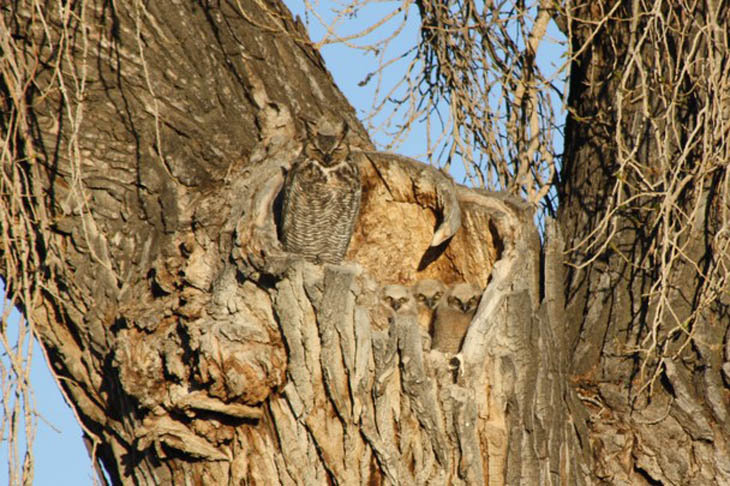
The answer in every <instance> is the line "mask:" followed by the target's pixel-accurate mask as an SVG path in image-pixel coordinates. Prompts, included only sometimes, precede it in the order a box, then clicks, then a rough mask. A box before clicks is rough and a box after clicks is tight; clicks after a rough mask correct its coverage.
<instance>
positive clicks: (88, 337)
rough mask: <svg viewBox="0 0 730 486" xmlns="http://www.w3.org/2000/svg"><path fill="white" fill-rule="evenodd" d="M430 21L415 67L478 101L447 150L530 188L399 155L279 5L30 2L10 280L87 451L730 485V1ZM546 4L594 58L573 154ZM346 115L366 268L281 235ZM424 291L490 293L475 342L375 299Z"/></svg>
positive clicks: (479, 11) (15, 136)
mask: <svg viewBox="0 0 730 486" xmlns="http://www.w3.org/2000/svg"><path fill="white" fill-rule="evenodd" d="M417 6H418V8H419V12H420V14H421V24H422V31H421V32H422V36H421V39H420V44H419V48H418V53H419V55H420V56H422V57H421V59H422V63H421V64H418V66H421V67H422V68H423V70H422V71H419V70H418V69H416V70H413V71H409V72H410V73H411V74H413V75H414V78H413V79H415V80H416V85H418V86H420V87H421V88H422V89H421V91H419V92H418V93H419V96H422V97H423V99H426V100H431V102H432V103H433V104H432V105H427V107H430V108H434V109H436V108H438V106H439V100H448V101H449V102H450V103H451V104H450V107H453V110H452V114H453V125H451V126H452V128H451V129H450V130H451V131H450V138H449V139H448V141H447V142H446V146H447V147H448V150H446V152H445V153H447V164H448V163H450V161H452V160H457V159H458V157H459V156H462V157H463V158H464V159H466V160H467V166H468V167H470V169H471V170H472V173H473V174H474V175H475V177H476V178H477V179H478V180H481V182H482V183H483V185H485V186H487V187H491V185H492V184H495V183H497V184H498V185H499V187H501V188H504V189H506V190H507V191H509V192H512V193H513V194H514V195H507V194H505V193H493V192H488V191H484V190H476V189H469V188H466V187H463V186H458V185H455V184H453V182H451V181H450V179H448V178H447V177H445V176H444V175H443V174H442V173H440V172H439V171H437V170H435V169H433V168H430V167H428V166H425V165H423V164H419V163H417V162H414V161H411V160H409V159H405V158H403V157H399V156H392V155H385V154H382V153H378V152H375V151H373V146H372V144H371V142H370V141H369V138H368V134H367V133H366V131H365V129H364V128H363V127H362V125H361V124H360V122H359V121H358V120H357V118H356V117H355V115H354V113H353V110H352V109H351V107H350V106H349V104H348V103H347V101H346V100H345V99H344V97H343V96H342V95H341V94H340V93H339V91H338V90H337V88H336V87H335V86H334V84H333V81H332V79H331V77H330V76H329V74H328V73H327V71H326V69H325V67H324V63H323V61H322V59H321V58H320V56H319V54H318V52H317V50H316V48H314V47H313V46H312V44H311V42H310V41H309V40H308V37H307V34H306V31H305V29H304V28H303V27H302V25H301V23H299V22H298V21H295V20H293V19H292V18H291V15H290V13H289V12H288V10H287V9H286V8H285V7H284V6H283V5H281V4H280V3H278V2H272V3H269V4H262V3H256V2H236V3H235V5H233V4H227V3H220V4H214V5H209V4H185V5H176V6H175V8H173V7H172V6H168V5H163V4H160V5H156V4H149V5H145V4H143V3H142V2H139V1H135V2H130V3H129V4H128V5H120V4H114V5H109V4H107V3H104V2H90V1H89V2H78V3H72V4H69V3H62V2H61V3H59V4H58V5H53V6H52V7H53V8H44V6H43V5H40V4H37V3H36V2H19V3H15V4H13V5H12V6H7V7H3V16H2V22H3V24H2V29H1V30H2V34H0V39H1V41H0V42H2V44H0V46H2V47H1V48H2V52H3V64H2V77H1V78H0V91H1V92H2V100H3V110H2V113H3V115H2V129H3V132H2V133H3V140H4V146H3V152H2V167H3V179H2V198H3V204H2V207H1V208H0V209H2V211H1V212H0V229H1V230H2V243H1V244H0V252H1V253H0V254H1V255H2V265H0V274H2V275H3V278H4V280H5V283H6V286H7V292H8V294H9V296H10V298H11V300H12V301H13V302H14V303H15V304H16V305H17V306H18V307H19V308H20V309H21V311H22V312H23V314H24V315H25V316H26V318H27V319H28V321H29V322H30V323H32V326H33V330H34V332H35V333H36V335H37V336H38V338H39V339H40V341H41V343H42V345H43V347H44V349H45V351H46V353H47V354H48V357H49V361H50V362H51V363H52V364H53V368H54V370H53V371H54V372H55V373H56V374H57V376H59V378H60V380H59V381H60V383H61V386H62V388H63V390H64V393H65V394H66V395H67V397H68V398H69V401H70V402H71V403H72V404H73V405H74V407H75V410H76V412H77V414H78V416H79V419H80V422H81V424H82V427H83V429H84V432H85V440H86V441H87V443H88V446H89V450H90V453H91V455H92V457H93V458H95V460H97V461H98V463H99V464H100V465H103V467H104V469H105V470H106V472H107V475H108V477H109V479H110V480H111V482H112V483H114V484H137V483H140V484H158V483H173V484H178V483H183V482H184V481H190V482H194V483H196V484H218V483H224V482H235V483H242V482H248V483H263V482H266V483H267V484H268V483H270V482H271V481H272V479H274V478H277V479H278V480H279V481H280V482H282V483H286V484H289V483H308V484H312V483H315V484H320V483H325V482H334V483H338V484H355V483H365V482H367V483H369V484H370V483H372V484H382V483H387V482H392V483H406V484H411V483H413V484H422V483H425V482H427V481H431V482H432V483H434V484H445V483H454V484H456V483H460V482H462V483H467V484H553V483H571V484H585V483H595V482H600V481H606V482H609V483H611V484H622V483H624V484H657V483H658V484H680V483H681V484H683V483H686V482H696V483H699V484H702V483H707V484H710V483H713V482H715V483H722V482H727V478H726V477H727V475H728V474H730V467H728V464H726V460H725V456H726V454H725V451H726V440H727V439H726V436H727V433H726V432H725V430H724V428H723V425H724V423H725V421H726V417H727V401H728V398H727V390H726V389H725V381H724V380H725V379H726V378H725V376H724V375H723V372H724V370H725V369H726V368H727V367H726V366H725V362H726V360H727V359H728V355H729V354H730V351H728V350H726V349H725V336H726V333H727V330H728V327H729V326H730V313H729V312H728V305H729V304H730V296H729V291H730V284H729V283H728V278H727V275H728V271H727V269H728V254H729V252H728V244H729V243H730V238H729V235H730V233H728V227H729V225H728V221H729V220H730V218H728V210H729V209H730V204H728V194H730V190H729V189H730V187H729V186H730V182H729V181H730V178H729V177H728V175H727V160H728V153H727V150H728V149H727V142H726V140H727V137H728V130H727V123H728V99H727V96H726V94H725V93H727V92H729V91H728V89H727V88H728V78H727V73H726V70H725V69H723V66H725V65H726V64H727V61H728V54H729V53H730V50H729V49H728V45H727V43H728V40H727V35H726V33H727V31H728V28H727V27H728V11H727V7H726V6H724V5H714V4H711V3H708V4H706V5H705V4H693V5H686V6H684V8H679V7H675V6H673V5H670V4H668V3H667V2H662V1H659V0H657V1H656V2H654V3H653V4H651V5H649V4H647V5H644V4H641V5H640V4H638V3H637V2H634V3H629V2H620V3H615V4H614V3H611V2H599V3H595V2H594V3H591V4H587V5H585V6H582V5H581V6H573V5H572V4H553V3H551V2H542V3H540V4H539V5H537V6H533V7H529V8H526V7H524V6H520V5H515V6H514V7H515V10H514V11H511V12H510V11H502V10H500V9H501V8H502V7H501V6H494V5H488V6H486V7H484V8H481V7H480V6H479V5H476V4H473V3H470V2H459V3H453V4H448V5H447V4H443V3H439V2H429V3H426V2H418V3H417ZM518 7H521V8H518ZM501 16H508V17H510V16H511V17H513V18H517V19H520V20H518V21H519V22H521V23H520V25H521V27H522V30H521V34H519V35H517V38H516V40H515V37H510V35H511V34H510V32H508V31H507V30H506V29H505V27H504V25H505V24H504V22H502V21H501V20H500V19H502V18H504V17H501ZM550 18H553V19H554V20H555V21H556V23H557V24H558V25H559V27H560V28H561V30H562V31H563V32H564V33H565V34H566V35H567V37H568V39H569V41H570V44H571V58H570V79H569V81H570V93H569V97H568V106H569V110H570V112H569V117H568V122H567V125H566V129H565V139H566V148H565V153H564V154H563V157H562V158H561V159H560V161H561V162H560V163H558V162H556V161H555V160H556V159H554V157H553V155H554V154H552V152H551V150H550V136H549V134H548V135H546V133H548V132H547V131H548V130H549V128H550V127H549V121H550V112H549V110H547V111H546V110H545V108H546V106H548V104H549V102H548V101H547V99H546V98H545V96H544V95H543V94H541V91H540V89H539V88H540V87H542V86H547V85H548V83H547V81H545V79H544V77H542V76H541V73H540V70H539V68H538V67H537V65H536V61H535V56H536V53H537V48H538V45H539V42H540V39H541V38H542V36H543V35H544V32H545V25H546V23H547V22H548V20H549V19H550ZM521 19H533V20H532V21H530V22H527V21H523V20H521ZM495 39H497V40H498V42H497V40H495ZM490 62H491V63H493V64H494V65H496V66H498V69H499V70H501V71H500V72H501V73H502V74H503V76H502V78H501V82H502V86H505V92H506V94H505V96H503V97H502V98H501V103H502V106H504V107H505V113H506V115H505V119H506V120H505V122H504V127H505V128H504V129H499V128H494V127H496V126H497V125H499V123H500V121H499V120H498V119H497V118H495V117H490V116H489V112H488V109H487V108H488V107H487V106H486V105H485V104H483V103H484V100H483V99H482V98H480V94H484V91H480V89H481V90H486V89H487V88H488V86H491V85H492V84H491V83H492V80H491V79H490V78H488V77H485V78H480V77H479V75H480V73H481V72H482V71H481V70H480V66H484V65H486V64H488V63H490ZM424 73H425V74H424ZM485 79H486V80H485ZM410 106H416V107H418V106H419V104H418V103H413V104H411V105H410ZM416 113H418V111H417V110H415V111H411V114H412V115H413V114H416ZM322 114H324V115H325V116H331V117H337V118H341V119H344V120H345V121H346V122H347V123H348V125H349V126H350V127H351V132H352V133H351V137H350V139H349V142H350V143H351V145H352V146H353V147H354V148H355V149H356V150H355V156H356V157H357V159H358V163H359V166H360V167H361V170H362V172H363V174H362V178H363V188H364V191H365V192H364V194H365V196H364V201H363V209H362V213H361V216H360V221H359V223H358V228H357V229H356V232H355V235H354V237H353V240H352V242H351V248H350V250H349V253H348V261H350V262H352V261H355V262H357V265H353V264H352V263H347V264H345V265H334V266H317V265H311V264H308V263H305V262H302V261H299V260H297V259H296V258H294V259H292V258H291V256H289V255H286V254H284V253H283V252H282V251H281V248H280V246H279V244H278V242H277V233H276V207H277V194H278V190H279V188H280V185H281V180H282V174H283V170H285V169H286V168H287V167H288V165H289V164H290V163H291V160H292V159H293V158H294V157H295V156H296V154H297V152H298V150H299V149H300V148H301V137H302V133H303V130H302V128H301V127H302V119H303V118H307V117H318V116H320V115H322ZM541 115H542V116H541ZM412 120H413V116H411V121H412ZM545 120H547V122H545ZM480 122H482V123H480ZM486 122H488V123H486ZM541 123H542V125H541ZM472 146H473V147H474V148H475V150H474V151H473V152H470V150H471V149H469V148H468V147H472ZM475 153H482V154H486V158H485V159H484V162H480V160H481V159H479V156H478V155H474V154H475ZM469 164H471V165H469ZM558 170H559V175H556V174H557V173H558ZM551 188H554V189H555V190H556V191H557V198H558V199H557V202H558V211H557V213H555V211H554V207H555V205H554V203H555V201H554V200H553V199H551V198H550V197H549V194H548V193H549V190H550V189H551ZM515 195H522V196H524V197H525V198H526V199H527V201H528V202H523V201H521V200H520V199H518V198H516V197H515ZM537 205H541V206H540V207H541V208H542V209H543V210H544V211H546V212H547V213H548V214H549V213H553V214H554V215H555V216H556V221H555V222H552V221H551V220H548V221H547V224H546V235H545V242H544V245H543V249H542V250H541V248H540V241H539V236H538V232H537V229H536V228H535V227H534V225H533V223H532V209H531V208H533V207H535V206H537ZM409 235H412V237H411V239H409ZM563 242H565V243H563ZM541 254H542V255H541ZM541 256H542V258H541ZM429 276H432V277H438V278H441V279H443V280H446V281H448V282H453V281H457V280H460V279H461V280H468V281H473V282H475V283H479V284H481V286H482V287H484V288H485V292H484V295H483V297H482V302H481V304H480V310H479V312H478V313H477V316H476V318H475V320H474V322H473V323H472V325H471V327H470V329H469V332H468V334H467V336H466V340H465V342H464V345H463V347H462V351H461V352H460V353H459V354H458V355H456V356H455V357H451V356H447V355H444V354H442V353H438V352H427V351H424V350H423V349H422V346H421V341H420V336H419V335H418V331H417V326H415V325H414V320H413V316H411V315H405V314H399V313H392V312H391V311H390V310H388V309H387V308H386V307H384V306H383V305H382V302H381V300H380V299H379V292H380V287H381V286H382V285H383V284H385V283H393V282H402V283H410V282H412V281H414V280H415V279H417V278H423V277H429ZM16 373H18V374H20V372H19V371H18V370H16ZM28 464H29V465H28V467H27V468H26V476H28V475H32V467H31V466H30V463H28Z"/></svg>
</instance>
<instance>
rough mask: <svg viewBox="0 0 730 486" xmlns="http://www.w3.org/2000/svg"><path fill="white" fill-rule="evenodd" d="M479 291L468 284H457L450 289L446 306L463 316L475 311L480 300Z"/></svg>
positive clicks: (474, 286)
mask: <svg viewBox="0 0 730 486" xmlns="http://www.w3.org/2000/svg"><path fill="white" fill-rule="evenodd" d="M481 293H482V292H481V289H480V288H479V287H477V286H476V285H473V284H469V283H458V284H456V285H454V286H453V287H452V288H451V291H450V292H449V296H448V304H449V306H450V307H452V308H454V309H458V310H459V311H461V312H463V313H464V314H470V313H473V312H475V311H476V309H477V305H479V300H480V298H481Z"/></svg>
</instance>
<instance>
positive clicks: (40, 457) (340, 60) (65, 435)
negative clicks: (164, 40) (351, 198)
mask: <svg viewBox="0 0 730 486" xmlns="http://www.w3.org/2000/svg"><path fill="white" fill-rule="evenodd" d="M287 4H288V5H289V6H290V8H291V9H292V12H293V13H294V14H295V15H297V14H298V15H300V16H301V18H302V19H303V20H306V16H305V12H304V4H302V3H295V2H293V1H292V0H289V1H288V2H287ZM394 5H398V3H394V2H382V3H378V4H375V7H372V8H367V9H363V10H361V11H360V12H359V13H358V16H357V17H356V18H355V19H354V20H351V21H350V23H349V24H347V25H345V26H344V27H343V28H342V30H341V31H340V32H339V33H340V35H347V34H348V33H350V32H353V31H355V30H357V29H359V28H362V27H363V26H364V25H368V24H369V23H372V22H373V21H374V20H378V19H380V18H382V16H383V12H387V11H390V10H392V9H393V8H394V7H393V6H394ZM414 8H415V7H414ZM319 11H320V12H322V13H323V14H326V13H327V12H328V10H327V7H326V3H325V2H322V3H321V4H320V7H319ZM330 18H331V15H330ZM309 20H310V22H309V28H310V35H311V37H312V39H313V40H314V41H318V40H320V39H321V38H322V36H323V35H324V33H325V31H324V30H323V29H322V28H321V27H319V24H318V22H317V21H316V20H315V19H313V18H312V17H311V15H310V17H309ZM417 22H418V18H417V12H416V11H415V10H413V11H412V12H411V13H410V15H409V22H408V24H407V28H406V29H405V30H404V31H403V33H402V35H401V36H400V37H399V39H398V41H397V42H395V43H394V44H392V45H391V51H390V52H389V53H387V55H389V56H394V55H397V54H402V53H403V52H405V51H406V50H407V49H408V47H411V46H413V45H414V44H415V42H416V41H417V36H418V30H417V27H418V26H417ZM321 52H322V55H323V57H324V59H325V61H326V63H327V67H328V68H329V70H330V71H331V72H332V75H333V77H334V79H335V81H336V83H337V84H338V86H339V87H340V89H341V90H342V91H343V93H344V94H345V96H347V98H348V99H349V100H350V102H351V103H352V104H353V106H354V107H355V108H356V109H357V113H358V116H360V117H361V119H362V118H363V117H364V116H365V115H366V114H367V113H368V112H369V111H370V108H371V104H372V100H373V96H374V90H375V88H376V83H375V82H373V81H371V82H370V83H368V84H366V85H365V86H363V87H359V86H358V83H360V82H361V81H363V80H364V79H365V78H366V76H367V75H368V73H370V72H372V71H373V70H374V69H375V67H376V62H375V59H374V57H373V56H372V55H368V54H365V53H363V52H362V51H353V50H352V49H351V48H349V47H346V46H343V45H340V44H329V45H325V46H323V47H322V49H321ZM540 61H541V62H543V63H558V62H560V50H559V48H558V47H554V48H551V49H549V50H548V52H547V53H544V55H543V56H540ZM398 75H400V76H402V72H401V73H400V74H399V73H398V71H397V69H392V70H391V71H390V74H389V75H388V77H386V79H385V82H386V83H393V82H395V81H397V79H396V78H395V77H394V76H398ZM386 113H387V110H386ZM371 135H373V134H371ZM373 138H374V140H375V141H376V142H377V143H380V144H383V145H385V144H387V143H388V137H387V136H385V135H383V134H374V137H373ZM424 139H425V127H424V126H423V125H420V126H417V127H416V128H415V130H414V131H413V132H411V135H410V137H409V138H408V139H407V140H406V141H405V142H404V143H403V144H402V145H400V146H399V147H397V148H395V149H393V150H394V151H397V152H399V153H402V154H404V155H408V156H411V157H416V158H419V157H420V156H422V155H423V153H424V149H423V140H424ZM461 174H463V171H461ZM454 176H455V178H456V179H457V180H458V179H459V178H460V176H461V175H460V174H459V172H458V171H457V172H456V173H454ZM0 290H1V289H0ZM17 323H18V316H17V314H16V315H15V316H14V317H12V318H11V320H10V326H9V332H8V334H9V338H10V340H11V342H13V340H14V339H15V336H16V335H17V334H16V333H17ZM32 354H33V360H32V366H31V383H32V385H33V394H34V399H35V405H36V409H37V411H38V412H39V414H40V416H39V420H38V424H37V435H36V439H35V445H34V451H35V457H36V462H35V464H36V467H35V481H34V484H35V485H40V486H45V485H66V484H69V485H71V484H73V485H79V486H83V485H90V484H93V479H92V477H93V472H92V467H91V463H90V460H89V458H88V454H87V451H86V448H85V447H84V445H83V442H82V440H81V430H80V428H79V426H78V424H77V423H76V420H75V418H74V415H73V413H72V411H71V409H70V407H69V406H68V405H67V404H66V403H65V402H64V400H63V398H62V396H61V393H60V391H59V390H58V388H57V385H56V383H55V382H54V380H53V378H52V377H51V375H50V373H49V372H48V369H47V366H46V363H45V358H44V356H43V354H42V352H41V350H40V348H39V347H38V345H37V344H35V345H34V350H33V353H32ZM0 360H3V363H7V359H6V358H5V357H4V356H0ZM21 453H22V451H21ZM7 454H8V451H7V443H6V442H4V441H2V442H0V484H3V483H4V482H5V478H7V461H5V458H7Z"/></svg>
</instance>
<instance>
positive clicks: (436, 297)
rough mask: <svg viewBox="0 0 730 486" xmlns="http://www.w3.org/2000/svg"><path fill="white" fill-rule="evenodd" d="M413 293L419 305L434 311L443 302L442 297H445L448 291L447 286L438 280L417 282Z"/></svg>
mask: <svg viewBox="0 0 730 486" xmlns="http://www.w3.org/2000/svg"><path fill="white" fill-rule="evenodd" d="M413 291H414V293H415V295H416V300H417V301H418V304H419V305H422V306H425V307H428V308H429V309H431V310H434V309H436V306H437V305H438V303H439V302H440V301H441V297H443V295H444V292H445V291H446V286H445V285H444V284H443V283H441V282H440V281H438V280H434V279H425V280H420V281H419V282H417V283H416V285H415V286H414V288H413Z"/></svg>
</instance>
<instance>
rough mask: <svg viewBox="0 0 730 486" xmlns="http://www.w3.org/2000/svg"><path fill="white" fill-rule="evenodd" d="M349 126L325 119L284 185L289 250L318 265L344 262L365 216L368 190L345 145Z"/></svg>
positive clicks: (284, 225)
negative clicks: (363, 201) (362, 200)
mask: <svg viewBox="0 0 730 486" xmlns="http://www.w3.org/2000/svg"><path fill="white" fill-rule="evenodd" d="M347 131H348V128H347V125H346V124H345V123H344V122H339V123H333V122H331V121H329V120H327V119H325V118H322V119H321V120H320V121H319V122H318V123H316V124H314V125H313V126H312V124H307V140H306V141H305V143H304V147H303V149H302V153H301V155H300V156H299V157H298V158H297V160H295V161H294V163H293V164H292V167H291V170H289V173H288V174H287V177H286V180H285V182H284V197H283V203H282V213H281V238H282V243H283V245H284V249H285V250H286V251H288V252H291V253H296V254H299V255H301V256H302V257H304V259H305V260H308V261H310V262H312V263H316V264H321V263H335V264H338V263H341V262H342V260H343V258H344V257H345V252H347V246H348V245H349V244H350V238H351V237H352V233H353V230H354V227H355V221H356V219H357V216H358V213H359V211H360V198H361V193H362V185H361V182H360V173H359V170H358V168H357V164H356V163H355V161H354V160H353V159H352V157H351V156H350V147H349V145H348V144H347V142H346V141H345V138H346V136H347Z"/></svg>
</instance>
